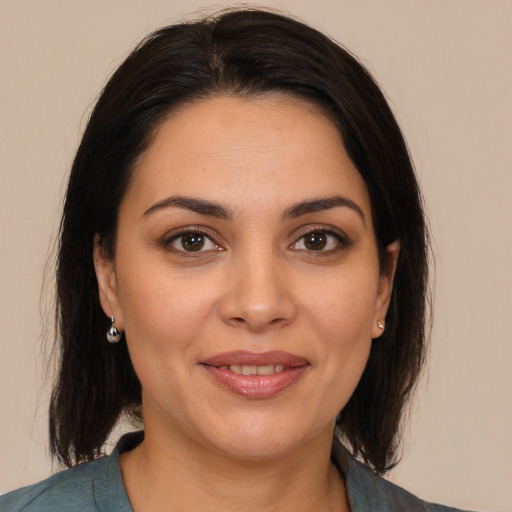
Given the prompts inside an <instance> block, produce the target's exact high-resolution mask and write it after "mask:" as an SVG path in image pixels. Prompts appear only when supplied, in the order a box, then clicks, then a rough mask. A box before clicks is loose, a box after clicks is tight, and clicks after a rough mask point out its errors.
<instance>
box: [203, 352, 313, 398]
mask: <svg viewBox="0 0 512 512" xmlns="http://www.w3.org/2000/svg"><path fill="white" fill-rule="evenodd" d="M201 364H202V366H203V367H204V368H205V370H206V371H207V372H208V373H209V374H210V375H211V376H212V377H213V378H214V380H216V381H217V383H219V384H221V385H222V386H223V387H225V388H227V389H229V390H230V391H232V392H234V393H236V394H238V395H241V396H244V397H247V398H270V397H272V396H275V395H277V394H279V393H281V392H282V391H284V390H285V389H287V388H289V387H290V386H292V385H293V384H295V383H296V382H297V381H298V380H299V379H300V378H301V376H302V375H303V374H304V372H305V371H306V370H307V369H308V368H309V366H310V364H309V362H308V361H307V360H305V359H303V358H301V357H298V356H296V355H294V354H290V353H288V352H282V351H270V352H263V353H254V352H246V351H236V352H226V353H224V354H218V355H216V356H214V357H212V358H209V359H207V360H205V361H203V362H202V363H201Z"/></svg>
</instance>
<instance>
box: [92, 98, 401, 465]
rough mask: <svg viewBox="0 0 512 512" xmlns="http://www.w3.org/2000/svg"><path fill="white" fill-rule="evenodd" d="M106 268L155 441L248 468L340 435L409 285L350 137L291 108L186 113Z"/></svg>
mask: <svg viewBox="0 0 512 512" xmlns="http://www.w3.org/2000/svg"><path fill="white" fill-rule="evenodd" d="M397 253H398V248H397V247H396V246H395V245H394V244H392V245H391V246H390V247H389V248H388V255H389V256H390V259H391V261H392V262H393V261H396V256H397ZM95 265H96V270H97V275H98V280H99V285H100V298H101V301H102V305H103V308H104V310H105V313H106V314H107V315H108V316H110V315H111V314H114V315H115V318H116V324H117V326H118V327H119V328H122V329H124V331H125V334H126V341H127V343H128V348H129V351H130V356H131V359H132V361H133V365H134V368H135V371H136V373H137V375H138V377H139V379H140V382H141V385H142V390H143V414H144V421H145V426H146V429H147V431H148V432H149V431H150V430H151V431H152V432H160V433H162V434H164V435H167V436H171V438H173V439H180V440H181V441H182V442H185V443H193V444H196V445H200V446H201V447H203V448H208V449H213V450H216V451H217V452H219V451H220V452H221V453H224V454H229V455H232V456H236V457H248V458H254V457H256V458H257V457H265V456H276V455H282V454H284V453H286V451H287V450H291V449H292V448H296V447H297V446H298V445H299V444H301V443H304V442H308V441H312V440H313V439H315V438H317V437H318V436H329V438H330V436H332V428H333V422H334V420H335V417H336V415H337V414H338V412H339V411H340V409H341V408H342V407H343V406H344V405H345V404H346V402H347V401H348V399H349V398H350V396H351V395H352V393H353V391H354V389H355V387H356V385H357V383H358V381H359V378H360V376H361V374H362V372H363V369H364V367H365V364H366V361H367V358H368V354H369V350H370V346H371V343H372V338H376V337H378V336H379V335H380V334H381V330H380V329H379V327H378V326H377V321H378V320H380V321H384V317H385V314H386V309H387V305H388V300H389V294H390V290H391V282H392V272H393V270H392V269H393V265H389V267H388V268H389V270H388V271H386V272H384V273H380V272H379V261H378V255H377V247H376V241H375V235H374V231H373V226H372V216H371V207H370V200H369V196H368V192H367V189H366V186H365V183H364V181H363V179H362V178H361V176H360V174H359V173H358V172H357V170H356V169H355V168H354V166H353V165H352V163H351V161H350V160H349V158H348V156H347V154H346V152H345V149H344V147H343V144H342V140H341V138H340V135H339V134H338V131H337V129H336V128H335V126H334V125H333V123H332V122H331V121H330V120H329V119H328V118H327V117H326V116H324V115H323V113H322V112H321V111H320V109H319V108H317V107H316V106H314V105H311V104H309V103H307V102H304V101H301V100H298V99H296V98H290V97H286V96H280V95H275V96H269V97H266V98H259V99H248V100H247V99H238V98H228V97H217V98H210V99H205V100H204V101H196V102H194V103H190V104H187V105H184V106H181V107H180V108H179V109H178V110H176V111H174V112H173V113H172V115H171V116H169V118H168V119H167V120H166V121H165V122H164V123H163V124H162V125H161V127H160V128H159V130H158V132H157V134H156V136H155V138H154V140H153V142H152V143H151V145H150V146H149V148H148V149H147V151H146V152H145V153H144V155H143V156H142V158H141V160H140V161H139V163H138V164H137V167H136V169H135V171H134V175H133V180H132V181H131V183H130V185H129V187H128V190H127V193H126V195H125V197H124V199H123V201H122V203H121V206H120V211H119V223H118V232H117V245H116V251H115V260H114V261H113V262H110V261H108V260H107V259H105V258H104V257H103V254H102V252H101V250H100V248H99V246H98V244H96V247H95ZM376 343H378V341H376Z"/></svg>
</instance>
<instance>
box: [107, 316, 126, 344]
mask: <svg viewBox="0 0 512 512" xmlns="http://www.w3.org/2000/svg"><path fill="white" fill-rule="evenodd" d="M122 334H123V333H122V332H119V331H118V329H117V327H116V324H115V322H114V315H112V316H111V317H110V327H109V328H108V329H107V340H108V342H109V343H117V342H118V341H119V340H120V339H121V335H122Z"/></svg>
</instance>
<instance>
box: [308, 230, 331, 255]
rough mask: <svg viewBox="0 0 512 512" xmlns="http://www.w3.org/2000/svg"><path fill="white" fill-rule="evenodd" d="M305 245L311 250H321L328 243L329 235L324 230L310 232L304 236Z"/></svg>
mask: <svg viewBox="0 0 512 512" xmlns="http://www.w3.org/2000/svg"><path fill="white" fill-rule="evenodd" d="M304 245H305V246H306V248H307V249H309V250H310V251H321V250H322V249H325V246H326V245H327V235H326V234H325V233H322V232H313V233H308V234H307V235H305V236H304Z"/></svg>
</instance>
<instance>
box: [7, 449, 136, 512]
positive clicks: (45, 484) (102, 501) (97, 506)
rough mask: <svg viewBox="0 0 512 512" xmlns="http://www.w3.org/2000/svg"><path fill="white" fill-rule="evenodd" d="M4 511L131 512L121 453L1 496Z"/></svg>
mask: <svg viewBox="0 0 512 512" xmlns="http://www.w3.org/2000/svg"><path fill="white" fill-rule="evenodd" d="M0 510H1V511H2V512H35V511H37V512H50V511H51V512H59V511H66V512H73V511H80V512H96V511H105V512H106V511H109V510H112V511H114V510H115V511H119V512H125V511H126V512H131V510H132V509H131V507H130V505H129V501H128V498H127V495H126V491H125V489H124V485H123V483H122V477H121V472H120V468H119V454H118V453H113V454H112V455H110V456H108V457H102V458H101V459H98V460H95V461H94V462H88V463H84V464H78V465H77V466H74V467H72V468H70V469H66V470H64V471H60V472H59V473H56V474H55V475H53V476H51V477H50V478H47V479H46V480H43V481H42V482H39V483H37V484H34V485H29V486H27V487H22V488H21V489H17V490H15V491H12V492H10V493H7V494H5V495H3V496H0Z"/></svg>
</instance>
